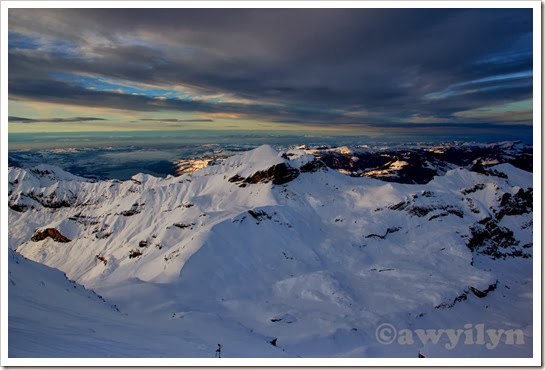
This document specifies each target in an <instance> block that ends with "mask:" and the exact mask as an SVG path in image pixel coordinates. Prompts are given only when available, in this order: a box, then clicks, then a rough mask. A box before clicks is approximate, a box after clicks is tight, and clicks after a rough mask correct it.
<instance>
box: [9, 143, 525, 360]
mask: <svg viewBox="0 0 545 370" xmlns="http://www.w3.org/2000/svg"><path fill="white" fill-rule="evenodd" d="M342 152H343V153H344V154H341V155H346V156H351V155H357V153H354V152H352V151H346V150H344V149H343V150H342ZM393 166H397V167H398V168H399V169H402V168H404V167H406V165H405V164H403V165H402V160H399V161H398V162H397V163H395V162H394V163H393ZM397 167H396V168H397ZM482 168H484V170H482ZM482 168H481V167H478V168H476V169H475V170H472V168H461V167H458V168H451V169H445V171H444V173H443V175H436V176H434V177H433V179H432V180H431V181H429V182H427V183H425V184H403V183H394V182H383V181H380V180H377V179H372V178H366V177H356V176H352V177H351V176H346V175H343V174H341V173H339V172H338V171H335V170H332V169H328V168H326V167H325V166H324V163H323V162H321V161H320V160H317V159H316V155H314V154H312V153H309V152H308V151H307V150H305V149H304V148H299V149H293V150H289V151H286V152H279V151H276V150H275V149H273V148H272V147H270V146H262V147H259V148H257V149H255V150H252V151H249V152H245V153H242V154H240V155H236V156H233V157H230V158H227V159H226V160H224V161H222V162H221V163H218V164H214V165H211V166H209V167H206V168H203V169H200V170H198V171H196V172H193V173H188V174H184V175H182V176H179V177H169V178H166V179H163V178H156V177H153V176H149V175H144V174H138V175H135V176H133V178H132V179H131V180H128V181H123V182H121V181H117V180H110V181H100V182H92V181H88V180H85V179H82V178H78V177H75V176H72V175H69V174H66V173H64V172H62V170H60V169H57V168H54V167H53V166H51V167H48V168H47V172H49V173H45V172H43V173H39V172H36V171H33V170H32V169H31V170H24V169H19V168H10V169H9V181H10V187H9V191H10V198H9V199H10V204H9V205H10V210H9V225H10V238H9V243H10V244H9V247H10V248H11V249H13V250H17V252H18V253H21V254H22V255H23V256H25V257H27V258H30V259H32V260H34V261H37V262H40V263H43V264H46V265H48V266H51V267H55V268H57V269H60V270H61V271H63V272H65V273H66V274H67V276H68V277H69V278H70V279H73V280H76V281H77V282H78V283H80V284H83V285H85V286H86V287H87V288H91V289H93V290H95V291H96V292H98V293H100V294H101V295H102V296H104V298H105V299H106V300H107V301H108V302H109V303H111V304H116V305H117V306H118V307H119V309H120V310H121V311H122V312H124V313H126V314H127V315H128V316H127V317H128V318H127V320H130V319H131V317H139V316H138V315H142V314H146V315H148V316H149V315H150V314H152V317H156V318H157V320H159V321H161V320H172V319H174V320H176V321H177V322H178V324H177V325H181V326H182V327H184V325H189V326H191V327H192V328H193V329H195V328H197V327H198V326H199V325H204V324H203V321H202V320H201V319H195V320H194V321H191V320H188V316H187V313H188V312H195V311H198V312H201V313H206V314H208V315H213V317H216V318H221V320H219V319H218V320H219V321H221V322H222V324H218V325H219V326H218V327H216V328H213V329H210V328H209V329H210V331H209V332H206V331H204V332H203V331H198V329H195V330H197V331H198V332H199V333H200V334H199V335H200V337H199V338H201V339H200V340H203V341H206V342H209V343H214V341H216V340H219V339H217V337H218V336H221V333H222V332H223V330H224V329H225V331H229V332H230V333H234V332H236V330H235V329H232V326H233V325H235V327H236V326H237V325H238V326H239V327H240V328H243V329H241V330H243V331H244V332H245V333H249V332H251V333H253V334H252V335H250V337H246V339H245V340H248V341H250V342H252V343H253V341H254V340H257V341H258V342H259V343H260V344H255V343H254V345H258V347H259V346H261V345H262V344H264V345H265V346H268V347H271V350H272V351H273V352H270V353H267V355H271V356H285V355H287V356H292V357H295V356H303V357H305V356H306V357H308V356H351V357H352V356H354V357H366V356H389V357H392V356H400V357H403V356H410V357H415V356H416V355H417V354H418V353H419V352H421V353H424V352H425V354H426V355H429V356H444V355H466V354H467V353H471V351H477V352H478V351H479V349H478V348H467V347H465V348H462V347H460V348H458V349H456V350H455V351H451V352H449V351H447V352H446V353H445V349H444V347H442V346H439V347H437V346H436V347H433V348H431V347H430V348H428V347H425V346H424V347H423V346H420V347H419V346H391V347H384V346H383V345H381V344H379V343H377V341H376V339H375V338H374V330H375V328H376V327H377V325H379V324H380V323H382V322H390V323H393V324H395V325H396V326H398V327H399V328H403V327H407V326H415V325H416V326H415V327H422V325H424V327H425V326H426V325H447V324H448V325H451V326H452V325H454V326H455V325H458V326H457V327H463V325H464V324H465V323H466V322H467V320H468V319H467V317H468V316H469V317H471V322H474V323H478V322H484V321H486V322H487V323H489V324H490V325H491V326H494V325H496V326H499V327H501V328H503V327H504V326H505V325H506V323H510V324H509V325H513V326H514V327H516V328H522V329H524V333H525V336H526V337H525V338H526V344H525V345H523V346H508V345H503V346H499V347H498V351H488V352H485V353H486V355H488V356H494V357H496V356H527V355H528V353H529V352H528V351H530V352H531V341H532V340H531V339H532V332H531V324H532V323H531V300H532V298H531V295H529V296H528V292H531V276H532V274H531V266H532V264H531V256H532V207H531V205H532V202H531V186H532V174H531V173H530V172H526V171H524V170H522V169H519V168H516V167H514V166H513V165H512V164H509V163H501V164H498V165H495V166H493V167H490V166H486V165H485V166H484V167H482ZM42 171H43V169H42ZM479 171H480V172H484V173H480V172H479ZM52 173H53V174H55V175H54V177H53V178H51V177H50V176H51V175H52ZM16 180H17V181H16ZM47 230H55V231H49V232H46V231H47ZM57 232H58V233H59V234H60V235H62V236H63V237H64V238H65V239H63V238H61V237H60V236H58V234H57ZM55 239H57V240H55ZM59 240H61V241H59ZM506 271H507V272H506ZM506 286H508V287H509V288H506ZM514 296H519V297H525V298H520V299H522V301H523V302H526V306H525V305H523V304H521V305H519V306H515V307H513V308H509V306H507V305H506V302H508V299H509V298H510V297H514ZM460 297H463V298H460ZM506 297H507V298H506ZM528 302H529V305H528ZM485 306H486V308H485ZM184 317H185V319H181V318H184ZM219 321H218V322H219ZM226 323H228V324H226ZM419 325H420V326H419ZM501 325H503V326H501ZM224 326H225V328H224ZM227 327H228V328H230V329H227ZM449 327H450V326H449ZM233 330H235V331H233ZM231 338H232V337H231ZM257 338H259V339H257ZM267 338H268V339H267ZM273 338H277V339H278V345H279V346H281V348H282V349H284V350H285V351H278V350H277V349H278V347H274V346H272V345H270V344H268V341H269V340H272V339H273ZM231 340H233V339H231ZM243 342H244V341H243ZM250 342H244V344H241V347H236V350H235V349H234V348H233V354H234V353H235V352H236V353H237V354H238V356H248V357H253V356H254V355H255V356H259V353H262V354H264V353H265V352H262V351H263V350H261V349H260V350H256V351H258V352H256V353H255V354H254V353H252V352H248V353H244V350H243V348H244V346H248V345H250V344H248V343H250ZM241 343H242V342H241ZM259 348H261V347H259ZM265 348H266V347H265ZM441 349H442V350H441ZM500 349H501V350H500ZM480 350H481V351H482V350H483V349H482V348H481V349H480ZM260 351H261V352H260ZM264 351H267V350H264ZM274 351H276V352H274ZM464 351H465V352H464ZM484 351H487V350H484ZM150 355H153V354H150ZM186 355H187V354H186ZM194 355H195V356H201V355H203V352H202V351H201V352H199V351H197V352H195V353H194Z"/></svg>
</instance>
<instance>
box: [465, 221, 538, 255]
mask: <svg viewBox="0 0 545 370" xmlns="http://www.w3.org/2000/svg"><path fill="white" fill-rule="evenodd" d="M469 229H470V231H471V238H470V239H469V241H468V242H467V246H468V248H469V249H470V250H471V251H472V252H477V253H481V254H485V255H488V256H490V257H492V258H494V259H496V258H502V259H505V258H506V257H525V258H528V257H530V256H529V255H526V254H525V253H523V252H522V250H520V249H516V248H514V247H516V246H518V245H519V244H520V242H519V241H518V240H516V239H515V237H514V234H513V231H511V230H509V229H508V228H506V227H503V226H499V225H498V222H497V221H496V220H494V219H493V218H491V217H487V218H485V219H483V220H481V221H479V222H477V223H475V224H474V225H473V226H471V227H470V228H469Z"/></svg>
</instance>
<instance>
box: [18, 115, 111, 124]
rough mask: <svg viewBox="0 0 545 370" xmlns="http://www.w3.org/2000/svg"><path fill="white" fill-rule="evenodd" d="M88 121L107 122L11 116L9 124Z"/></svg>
mask: <svg viewBox="0 0 545 370" xmlns="http://www.w3.org/2000/svg"><path fill="white" fill-rule="evenodd" d="M87 121H107V119H105V118H97V117H71V118H25V117H15V116H9V117H8V122H12V123H38V122H51V123H65V122H87Z"/></svg>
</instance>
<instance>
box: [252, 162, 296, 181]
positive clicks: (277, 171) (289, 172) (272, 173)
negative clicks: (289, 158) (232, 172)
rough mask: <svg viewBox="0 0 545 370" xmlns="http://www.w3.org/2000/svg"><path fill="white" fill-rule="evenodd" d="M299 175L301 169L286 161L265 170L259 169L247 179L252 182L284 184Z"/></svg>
mask: <svg viewBox="0 0 545 370" xmlns="http://www.w3.org/2000/svg"><path fill="white" fill-rule="evenodd" d="M297 176H299V171H298V170H296V169H295V168H293V167H291V166H290V165H288V164H285V163H279V164H276V165H274V166H272V167H270V168H268V169H267V170H265V171H258V172H256V173H254V174H253V175H252V176H250V177H249V178H247V179H246V182H248V183H250V184H257V183H260V182H261V183H267V182H269V181H272V183H273V184H275V185H282V184H285V183H288V182H290V181H291V180H294V179H295V178H296V177H297Z"/></svg>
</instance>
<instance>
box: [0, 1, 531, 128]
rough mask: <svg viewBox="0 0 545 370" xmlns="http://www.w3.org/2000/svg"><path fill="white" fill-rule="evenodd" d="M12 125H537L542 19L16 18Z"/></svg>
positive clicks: (337, 13) (351, 15)
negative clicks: (536, 62)
mask: <svg viewBox="0 0 545 370" xmlns="http://www.w3.org/2000/svg"><path fill="white" fill-rule="evenodd" d="M8 16H9V24H8V28H9V67H8V68H9V70H8V80H9V116H10V118H9V131H10V132H25V131H26V132H28V131H35V132H36V131H45V130H49V131H75V130H97V131H101V130H110V129H116V130H141V129H157V130H161V129H169V130H172V129H187V128H206V129H214V128H222V129H226V128H239V129H240V128H242V129H257V128H266V129H279V130H280V129H288V130H289V129H297V130H305V129H306V130H334V131H339V132H341V131H342V132H351V131H354V132H365V131H366V130H367V131H372V130H378V131H380V130H392V129H395V130H413V129H414V130H417V129H419V130H422V129H425V130H436V129H441V128H442V127H450V128H452V127H456V128H459V129H460V130H465V129H472V128H479V129H482V130H487V129H490V130H496V129H497V128H498V127H499V126H503V127H505V126H510V127H513V126H512V125H526V126H531V125H532V10H531V9H64V10H62V9H61V10H59V9H10V10H9V15H8Z"/></svg>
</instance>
